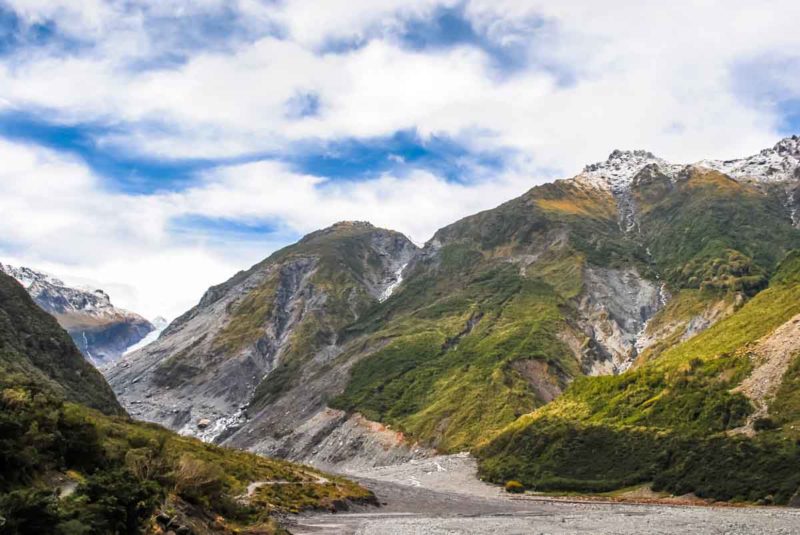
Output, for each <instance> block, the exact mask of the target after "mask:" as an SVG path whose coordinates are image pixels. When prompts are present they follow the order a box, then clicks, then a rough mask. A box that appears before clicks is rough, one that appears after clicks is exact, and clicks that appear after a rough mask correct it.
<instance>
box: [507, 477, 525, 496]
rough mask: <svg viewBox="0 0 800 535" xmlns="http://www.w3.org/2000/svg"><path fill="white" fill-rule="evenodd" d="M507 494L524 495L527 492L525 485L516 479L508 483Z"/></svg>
mask: <svg viewBox="0 0 800 535" xmlns="http://www.w3.org/2000/svg"><path fill="white" fill-rule="evenodd" d="M506 492H510V493H512V494H522V493H523V492H525V485H523V484H522V483H520V482H519V481H516V480H514V479H512V480H510V481H506Z"/></svg>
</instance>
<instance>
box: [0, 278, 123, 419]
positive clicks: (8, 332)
mask: <svg viewBox="0 0 800 535" xmlns="http://www.w3.org/2000/svg"><path fill="white" fill-rule="evenodd" d="M0 368H1V369H0V371H1V372H2V373H0V384H2V385H17V384H21V385H26V387H27V388H28V389H30V390H32V391H38V390H43V391H46V392H49V393H52V394H55V395H58V396H59V397H63V398H64V399H67V400H69V401H73V402H75V403H81V404H84V405H86V406H88V407H92V408H94V409H97V410H99V411H102V412H104V413H106V414H111V415H119V414H123V413H124V411H123V410H122V407H121V406H120V405H119V403H118V402H117V399H116V398H115V397H114V393H113V392H112V391H111V388H110V387H109V386H108V384H107V383H106V381H105V379H103V376H102V375H101V374H100V372H98V371H97V370H96V369H95V368H94V366H92V365H91V364H89V363H88V362H86V359H85V358H83V355H81V354H80V352H79V351H78V349H77V348H76V347H75V345H74V344H73V343H72V340H71V339H70V337H69V335H67V333H66V332H64V331H63V330H62V329H61V328H60V327H59V326H58V323H57V322H56V320H55V319H54V318H53V317H52V316H50V315H48V314H45V313H44V312H42V311H41V310H40V309H39V308H38V307H37V306H36V304H35V303H34V302H33V301H32V300H31V297H30V296H29V295H28V294H27V293H26V291H25V289H24V288H23V287H22V286H21V285H20V284H19V283H18V282H17V281H15V280H14V279H12V278H11V277H9V276H8V275H5V274H4V273H0Z"/></svg>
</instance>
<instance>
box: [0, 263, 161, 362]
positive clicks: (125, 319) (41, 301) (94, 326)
mask: <svg viewBox="0 0 800 535" xmlns="http://www.w3.org/2000/svg"><path fill="white" fill-rule="evenodd" d="M0 271H2V272H3V273H6V274H7V275H9V276H11V277H14V278H15V279H16V280H17V281H19V283H20V284H22V286H23V287H24V288H25V289H26V290H27V291H28V293H29V294H30V295H31V297H33V299H34V301H35V302H36V304H38V305H39V306H40V307H42V309H44V310H45V311H46V312H48V313H50V314H51V315H53V316H55V318H56V319H57V320H58V323H59V324H60V325H61V326H62V327H63V328H64V329H65V330H66V331H67V332H68V333H69V334H70V336H71V337H72V339H73V340H74V341H75V344H76V345H77V346H78V349H80V351H81V353H83V355H84V356H85V357H86V358H87V359H89V360H90V361H91V362H92V363H93V364H95V365H96V366H101V365H104V364H108V363H111V362H113V361H115V360H116V359H118V358H119V357H120V356H122V354H123V353H124V352H125V351H126V350H127V349H128V348H129V347H131V346H133V345H135V344H137V343H139V342H141V341H142V340H143V339H144V338H145V337H146V336H147V335H148V334H149V333H151V332H153V331H154V330H155V329H156V327H155V326H154V325H153V324H152V323H150V322H149V321H148V320H146V319H144V318H143V317H141V316H140V315H138V314H135V313H133V312H129V311H127V310H123V309H120V308H116V307H115V306H114V305H112V304H111V298H110V297H109V296H108V294H106V293H105V292H104V291H103V290H87V289H81V288H74V287H70V286H67V285H66V284H64V282H63V281H61V280H59V279H57V278H55V277H52V276H50V275H46V274H44V273H41V272H39V271H35V270H33V269H30V268H27V267H14V266H10V265H4V264H0Z"/></svg>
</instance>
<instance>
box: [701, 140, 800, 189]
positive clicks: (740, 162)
mask: <svg viewBox="0 0 800 535" xmlns="http://www.w3.org/2000/svg"><path fill="white" fill-rule="evenodd" d="M698 165H701V166H703V167H710V168H711V169H716V170H717V171H720V172H722V173H725V174H726V175H728V176H731V177H733V178H736V179H751V180H756V181H758V182H785V181H787V180H800V136H796V135H794V136H791V137H787V138H784V139H782V140H780V141H779V142H778V143H776V144H775V146H774V147H772V148H769V149H764V150H762V151H761V152H759V153H758V154H754V155H753V156H749V157H747V158H740V159H737V160H725V161H722V160H703V161H701V162H698Z"/></svg>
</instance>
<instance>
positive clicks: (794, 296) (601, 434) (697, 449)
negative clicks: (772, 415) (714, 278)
mask: <svg viewBox="0 0 800 535" xmlns="http://www.w3.org/2000/svg"><path fill="white" fill-rule="evenodd" d="M798 277H800V255H798V254H791V255H789V256H788V257H787V259H786V261H784V263H783V264H782V265H781V267H780V269H779V270H778V271H777V273H776V274H775V276H774V277H773V279H772V284H771V285H770V287H769V288H768V289H766V290H764V291H762V292H760V293H759V294H758V295H756V296H755V297H754V298H753V299H752V300H750V301H749V302H748V303H747V304H746V305H744V306H743V307H742V308H741V309H740V310H739V311H737V312H736V313H734V314H733V315H731V316H730V317H728V318H727V319H725V320H723V321H720V322H719V323H717V324H716V325H714V326H712V327H711V328H710V329H708V330H707V331H705V332H703V333H701V334H699V335H697V336H695V337H694V338H692V339H690V340H688V341H686V342H685V343H682V344H679V345H676V346H674V347H673V348H671V349H669V350H666V351H664V352H663V353H662V354H661V355H660V356H659V357H658V358H656V359H654V360H651V361H649V362H647V363H645V364H644V365H642V366H641V367H639V368H637V369H634V370H632V371H629V372H627V373H624V374H621V375H618V376H609V377H594V378H581V379H579V380H576V381H575V382H574V383H573V384H572V385H571V386H570V388H569V389H568V390H567V391H566V392H565V393H564V395H563V396H562V397H561V398H559V399H558V400H556V401H555V402H553V403H551V404H550V405H547V406H545V407H543V408H541V409H539V410H538V411H536V412H534V413H532V414H530V415H526V416H523V417H521V418H520V419H519V420H517V421H516V422H514V423H513V424H511V425H509V426H508V427H507V428H506V429H505V430H503V431H502V432H501V433H500V434H499V435H498V436H497V437H495V438H493V439H492V440H490V441H489V442H488V443H485V444H483V445H481V446H480V447H478V448H477V449H476V453H477V454H478V455H479V457H480V458H481V465H480V466H481V473H482V474H483V476H485V477H487V478H488V479H490V480H493V481H497V482H503V481H505V480H508V479H517V480H520V481H521V482H523V483H524V484H525V485H526V486H528V487H530V488H539V489H565V490H581V491H607V490H611V489H614V488H620V487H623V486H626V485H630V484H634V483H639V482H643V481H653V482H654V487H655V488H656V489H664V490H668V491H670V492H674V493H678V494H680V493H685V492H690V491H691V492H695V493H696V494H698V495H700V496H708V497H713V498H718V499H726V500H727V499H747V500H753V501H755V500H760V499H764V500H768V501H769V500H771V501H774V502H776V503H785V502H786V501H787V500H788V499H789V498H790V497H791V496H792V495H793V494H794V493H795V492H796V491H797V490H798V488H800V471H798V470H797V469H796V467H797V466H798V464H797V463H798V462H799V461H800V445H799V444H798V442H797V441H796V438H792V436H791V435H794V434H795V433H787V432H785V431H784V430H782V429H773V430H769V431H765V432H762V433H759V434H758V435H757V436H756V437H755V438H752V439H751V438H746V437H741V436H733V435H729V434H728V433H726V431H728V430H730V429H733V428H735V427H738V426H740V425H742V424H743V423H744V419H745V417H746V416H747V415H748V414H749V413H750V412H751V411H752V407H751V405H750V403H749V401H748V400H747V399H746V398H745V397H744V396H743V395H742V394H740V393H736V392H732V389H733V388H734V387H735V386H736V385H737V384H739V383H740V382H741V380H742V379H743V378H744V377H745V376H746V374H747V373H748V372H749V371H750V368H751V364H750V359H749V358H748V354H747V352H748V347H749V345H750V344H752V343H754V342H755V341H756V340H758V339H759V338H761V337H763V336H765V335H767V334H769V333H770V332H772V331H773V330H774V329H775V328H777V327H778V326H780V325H781V324H783V323H785V322H786V321H788V320H789V319H790V318H792V317H793V316H794V315H796V314H798V313H800V283H798V282H799V281H798ZM794 373H796V372H795V368H794V367H793V368H791V369H790V371H789V372H788V373H787V376H786V378H785V379H784V383H783V385H784V388H786V389H788V390H791V389H792V388H793V385H792V382H793V381H794V380H795V379H794V375H793V374H794ZM778 400H779V401H777V402H776V403H777V405H776V409H777V410H776V419H777V421H778V423H779V424H782V423H785V422H794V421H796V420H797V418H798V416H800V414H798V413H797V412H795V411H796V410H797V405H796V404H795V403H796V401H795V400H794V395H793V393H792V392H784V393H779V395H778Z"/></svg>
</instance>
